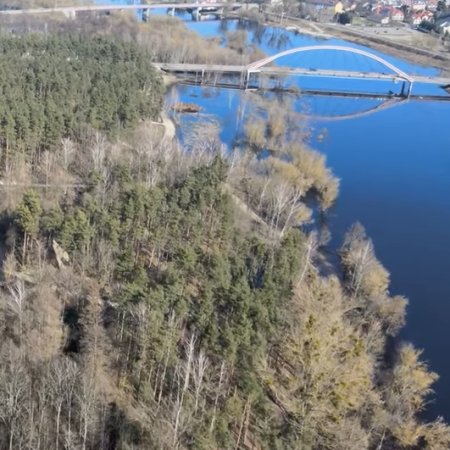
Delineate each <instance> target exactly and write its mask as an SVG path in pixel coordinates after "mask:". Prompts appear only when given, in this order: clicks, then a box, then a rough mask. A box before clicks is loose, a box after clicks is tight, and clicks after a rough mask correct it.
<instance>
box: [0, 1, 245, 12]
mask: <svg viewBox="0 0 450 450" xmlns="http://www.w3.org/2000/svg"><path fill="white" fill-rule="evenodd" d="M240 6H242V3H223V2H217V3H202V2H200V3H173V2H172V3H151V4H141V5H91V6H60V7H55V8H32V9H3V10H0V15H18V14H48V13H65V14H70V13H77V12H84V11H114V10H119V11H123V10H130V11H138V10H144V9H159V8H177V9H191V8H201V7H210V8H225V7H227V8H237V7H240Z"/></svg>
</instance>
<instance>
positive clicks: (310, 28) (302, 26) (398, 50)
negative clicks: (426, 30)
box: [265, 14, 450, 75]
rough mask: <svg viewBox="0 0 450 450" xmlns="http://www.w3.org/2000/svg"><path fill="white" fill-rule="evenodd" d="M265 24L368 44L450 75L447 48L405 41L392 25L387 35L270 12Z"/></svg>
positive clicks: (424, 41)
mask: <svg viewBox="0 0 450 450" xmlns="http://www.w3.org/2000/svg"><path fill="white" fill-rule="evenodd" d="M266 16H267V17H266V20H265V25H269V26H277V27H282V28H284V29H286V30H288V31H289V30H292V29H295V30H296V31H297V32H299V33H303V34H307V35H311V36H314V37H317V38H323V39H329V38H330V37H336V38H340V39H344V40H346V41H350V42H353V43H355V44H360V45H364V46H367V47H370V48H373V49H374V50H378V51H381V52H383V53H386V54H389V55H392V56H395V57H398V58H401V59H404V60H406V61H408V62H411V63H414V64H420V65H424V66H432V67H435V68H437V69H439V70H440V71H441V73H442V74H443V75H449V74H450V53H448V54H446V53H445V52H444V51H431V50H428V49H427V48H423V47H418V46H414V45H409V44H406V43H404V42H399V41H400V39H399V36H398V33H397V34H396V33H389V32H386V31H387V30H389V29H388V28H386V29H383V33H384V35H383V36H378V35H369V34H364V33H362V32H361V31H359V30H357V29H355V27H348V26H342V25H337V24H331V23H326V24H325V23H321V24H316V23H313V22H310V21H308V20H304V19H300V18H296V17H292V16H284V17H283V19H282V22H281V23H280V17H279V16H275V15H273V14H272V15H270V16H269V15H267V14H266ZM417 34H418V37H421V38H423V39H421V40H419V39H418V41H417V42H419V41H420V42H422V41H423V44H424V45H426V44H428V41H427V38H429V36H422V35H419V33H418V32H417Z"/></svg>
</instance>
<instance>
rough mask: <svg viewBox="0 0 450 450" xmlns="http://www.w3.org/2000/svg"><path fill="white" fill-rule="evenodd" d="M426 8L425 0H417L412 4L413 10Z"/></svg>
mask: <svg viewBox="0 0 450 450" xmlns="http://www.w3.org/2000/svg"><path fill="white" fill-rule="evenodd" d="M426 8H427V4H426V3H425V2H424V1H423V0H416V1H414V2H413V3H412V5H411V9H412V10H413V11H424V10H425V9H426Z"/></svg>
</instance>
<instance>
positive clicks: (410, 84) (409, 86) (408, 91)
mask: <svg viewBox="0 0 450 450" xmlns="http://www.w3.org/2000/svg"><path fill="white" fill-rule="evenodd" d="M413 85H414V81H410V82H409V84H408V90H407V91H406V98H409V97H410V96H411V92H412V88H413Z"/></svg>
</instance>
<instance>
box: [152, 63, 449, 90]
mask: <svg viewBox="0 0 450 450" xmlns="http://www.w3.org/2000/svg"><path fill="white" fill-rule="evenodd" d="M154 65H155V66H156V67H159V68H160V69H161V70H163V71H165V72H175V73H217V74H243V73H245V72H247V71H249V73H262V74H266V75H269V76H270V75H273V76H277V75H278V76H289V75H299V76H313V77H330V78H352V79H370V80H390V81H396V80H397V81H400V80H403V79H402V78H400V77H399V76H398V75H396V74H394V73H393V74H387V73H376V72H356V71H348V70H324V69H317V70H315V69H304V68H290V67H278V66H265V67H261V68H259V69H255V70H252V69H250V70H249V69H248V67H247V66H242V65H221V64H179V63H154ZM412 78H413V79H414V82H416V83H426V84H436V85H443V86H447V85H450V78H442V77H426V76H420V75H418V76H412Z"/></svg>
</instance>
